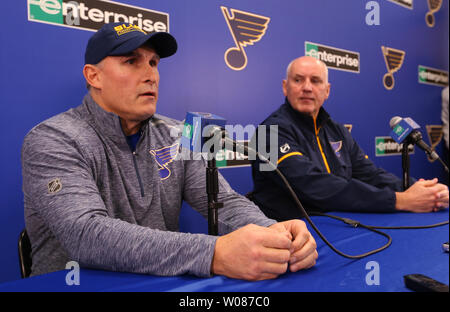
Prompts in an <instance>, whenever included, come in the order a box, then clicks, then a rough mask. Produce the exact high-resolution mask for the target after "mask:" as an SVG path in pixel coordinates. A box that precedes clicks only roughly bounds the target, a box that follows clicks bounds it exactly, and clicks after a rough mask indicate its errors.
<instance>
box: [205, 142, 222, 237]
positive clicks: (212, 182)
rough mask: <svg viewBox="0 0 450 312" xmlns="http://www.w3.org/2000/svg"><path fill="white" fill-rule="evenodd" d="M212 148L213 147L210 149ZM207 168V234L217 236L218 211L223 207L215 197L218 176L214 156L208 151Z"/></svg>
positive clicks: (217, 188) (217, 189) (217, 192)
mask: <svg viewBox="0 0 450 312" xmlns="http://www.w3.org/2000/svg"><path fill="white" fill-rule="evenodd" d="M212 148H213V147H212ZM208 156H209V157H208V166H207V167H206V193H207V194H208V234H209V235H216V236H217V235H218V234H219V219H218V215H219V213H218V209H219V208H222V207H223V203H219V202H218V199H217V195H218V194H219V174H218V168H217V166H216V158H215V157H216V156H215V155H214V154H213V153H212V152H211V151H209V155H208Z"/></svg>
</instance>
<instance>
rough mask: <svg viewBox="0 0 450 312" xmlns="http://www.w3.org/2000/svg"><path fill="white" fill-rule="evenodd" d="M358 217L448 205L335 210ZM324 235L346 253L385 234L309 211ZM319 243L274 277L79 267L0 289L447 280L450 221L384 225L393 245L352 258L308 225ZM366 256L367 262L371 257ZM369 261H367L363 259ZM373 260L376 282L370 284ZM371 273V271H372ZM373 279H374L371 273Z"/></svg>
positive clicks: (395, 218)
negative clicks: (299, 267)
mask: <svg viewBox="0 0 450 312" xmlns="http://www.w3.org/2000/svg"><path fill="white" fill-rule="evenodd" d="M333 214H335V215H339V216H342V217H348V218H351V219H355V220H358V221H360V222H362V223H364V224H366V225H377V226H411V225H429V224H433V223H438V222H442V221H447V220H448V217H449V211H448V210H445V211H441V212H437V213H427V214H416V213H395V214H363V213H333ZM312 219H313V221H314V223H315V224H316V225H317V227H319V229H320V230H321V231H322V233H323V234H324V235H325V236H326V237H327V239H328V240H329V241H330V242H331V243H333V244H334V246H335V247H336V248H338V249H339V250H341V251H342V252H345V253H347V254H352V255H355V254H361V253H365V252H367V251H370V250H372V249H376V248H379V247H381V246H382V245H383V244H384V243H386V241H387V239H386V238H385V237H383V236H380V235H377V234H375V233H373V232H370V231H368V230H366V229H364V228H353V227H351V226H349V225H346V224H344V223H342V222H340V221H337V220H334V219H330V218H326V217H319V216H316V217H312ZM308 227H309V229H310V230H311V232H312V233H313V235H314V237H315V238H316V241H317V244H318V248H317V249H318V253H319V258H318V261H317V264H316V266H314V267H313V268H311V269H308V270H303V271H299V272H296V273H291V272H288V273H286V274H284V275H282V276H280V277H278V278H277V279H273V280H266V281H259V282H247V281H242V280H235V279H230V278H226V277H223V276H215V277H212V278H198V277H195V276H176V277H159V276H149V275H139V274H130V273H121V272H108V271H102V270H92V269H83V268H82V269H81V271H80V285H73V286H68V285H67V284H66V275H67V274H68V272H69V270H62V271H59V272H54V273H50V274H45V275H42V276H36V277H32V278H27V279H23V280H17V281H12V282H7V283H4V284H1V285H0V291H112V292H116V291H124V292H129V291H139V292H141V291H169V292H241V291H242V292H303V291H308V292H310V291H312V292H322V291H326V292H347V291H364V292H366V291H409V290H408V289H407V288H406V287H405V286H404V282H403V276H404V275H406V274H412V273H421V274H424V275H427V276H429V277H432V278H434V279H436V280H438V281H440V282H443V283H445V284H447V285H448V284H449V258H448V257H449V255H448V253H446V252H444V251H443V249H442V244H443V243H444V242H447V241H448V240H449V226H448V225H444V226H440V227H436V228H431V229H420V230H405V229H402V230H382V231H383V232H385V233H388V234H389V235H391V237H392V245H391V246H390V247H389V248H387V249H386V250H384V251H381V252H379V253H376V254H374V255H371V256H368V257H366V258H362V259H358V260H352V259H348V258H344V257H342V256H339V255H338V254H336V253H335V252H334V251H332V250H331V249H330V248H329V247H328V246H327V245H326V244H325V243H324V242H323V241H322V240H321V239H320V238H319V237H318V235H317V234H316V233H315V232H314V231H313V230H312V228H311V227H310V226H309V225H308ZM369 262H370V263H369ZM368 263H369V265H368V266H367V267H366V265H367V264H368ZM373 263H376V265H377V266H378V269H379V271H378V272H379V280H378V281H379V285H376V284H374V285H370V284H371V282H369V284H368V283H367V281H366V277H368V278H369V280H370V277H373V274H374V271H373V270H374V267H373V266H371V265H370V264H373ZM371 274H372V275H371ZM372 280H373V279H372Z"/></svg>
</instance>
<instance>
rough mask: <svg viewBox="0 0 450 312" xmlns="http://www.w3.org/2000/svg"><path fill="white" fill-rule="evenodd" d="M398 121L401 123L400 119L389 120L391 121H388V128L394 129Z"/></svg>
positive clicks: (395, 117)
mask: <svg viewBox="0 0 450 312" xmlns="http://www.w3.org/2000/svg"><path fill="white" fill-rule="evenodd" d="M400 121H402V117H399V116H394V117H392V118H391V121H389V126H390V127H391V129H394V127H395V126H396V125H397V124H398V123H399V122H400Z"/></svg>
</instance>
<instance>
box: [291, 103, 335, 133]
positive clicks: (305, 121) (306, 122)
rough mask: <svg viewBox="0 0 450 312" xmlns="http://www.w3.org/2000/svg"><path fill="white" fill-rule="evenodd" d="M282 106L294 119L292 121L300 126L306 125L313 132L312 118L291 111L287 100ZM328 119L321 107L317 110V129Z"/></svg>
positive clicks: (326, 113) (328, 116) (293, 110)
mask: <svg viewBox="0 0 450 312" xmlns="http://www.w3.org/2000/svg"><path fill="white" fill-rule="evenodd" d="M284 106H285V107H286V110H287V111H288V112H289V114H290V115H291V116H292V117H293V118H294V120H296V121H298V122H299V123H300V124H302V125H306V126H307V127H308V129H311V130H314V118H313V117H311V116H310V115H308V114H303V113H300V112H298V111H296V110H295V109H293V108H292V106H291V103H289V101H288V99H287V98H286V100H285V102H284ZM329 119H330V115H329V114H328V112H327V111H326V110H325V109H324V108H323V106H322V107H321V108H320V109H319V114H318V115H317V119H316V126H317V128H320V127H322V126H323V125H324V124H325V123H326V122H327V121H328V120H329Z"/></svg>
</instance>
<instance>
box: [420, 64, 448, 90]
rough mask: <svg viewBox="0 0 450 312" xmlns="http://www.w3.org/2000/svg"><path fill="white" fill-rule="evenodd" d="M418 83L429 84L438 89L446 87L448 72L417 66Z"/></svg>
mask: <svg viewBox="0 0 450 312" xmlns="http://www.w3.org/2000/svg"><path fill="white" fill-rule="evenodd" d="M418 76H419V83H425V84H431V85H435V86H439V87H446V86H448V72H447V71H445V70H441V69H436V68H431V67H427V66H423V65H419V69H418Z"/></svg>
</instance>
